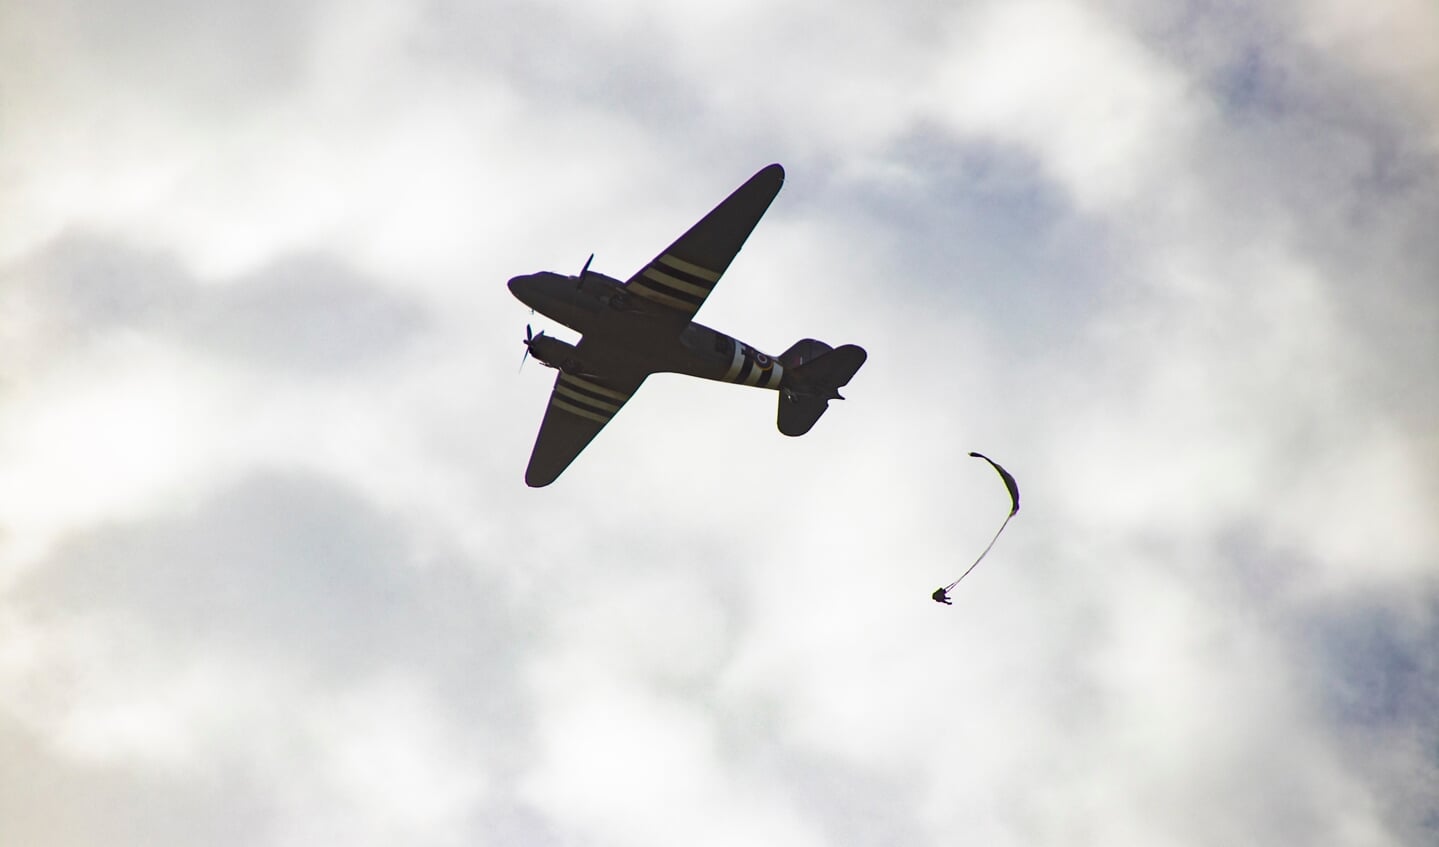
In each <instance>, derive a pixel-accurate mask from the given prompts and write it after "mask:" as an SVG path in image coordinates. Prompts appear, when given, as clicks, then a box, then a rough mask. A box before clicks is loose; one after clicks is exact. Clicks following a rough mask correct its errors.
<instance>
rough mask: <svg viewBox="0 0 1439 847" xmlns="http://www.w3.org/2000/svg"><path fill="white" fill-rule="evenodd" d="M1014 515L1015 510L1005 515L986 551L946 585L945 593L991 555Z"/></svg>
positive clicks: (951, 589)
mask: <svg viewBox="0 0 1439 847" xmlns="http://www.w3.org/2000/svg"><path fill="white" fill-rule="evenodd" d="M1014 515H1015V512H1010V513H1009V515H1008V516H1006V517H1005V519H1004V523H1002V524H1000V525H999V529H998V530H997V531H995V533H994V537H993V538H991V539H989V546H988V547H985V548H984V552H983V553H980V554H979V558H978V559H975V560H974V564H973V565H970V566H969V569H968V570H966V571H965V572H964V573H962V574H960V575H959V579H956V580H955V581H954V582H951V583H950V584H949V585H946V586H945V587H944V590H945V593H949V592H950V591H953V590H954V587H955V586H956V585H959V582H960V580H962V579H964V578H965V577H967V576H969V572H970V571H972V570H974V568H975V565H978V564H979V563H980V562H982V561H983V560H984V557H985V556H987V555H989V551H990V550H991V549H992V548H993V547H994V542H996V541H998V540H999V533H1001V532H1004V528H1005V527H1007V526H1009V519H1010V518H1012V517H1014Z"/></svg>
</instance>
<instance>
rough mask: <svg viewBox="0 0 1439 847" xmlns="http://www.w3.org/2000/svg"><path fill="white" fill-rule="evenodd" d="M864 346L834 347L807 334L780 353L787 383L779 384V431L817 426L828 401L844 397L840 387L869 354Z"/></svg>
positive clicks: (797, 432) (788, 432) (803, 430)
mask: <svg viewBox="0 0 1439 847" xmlns="http://www.w3.org/2000/svg"><path fill="white" fill-rule="evenodd" d="M868 355H869V354H867V353H865V352H864V348H863V347H859V346H857V345H854V344H846V345H844V346H843V347H839V348H833V349H832V348H831V347H830V346H829V345H828V344H825V343H824V342H823V341H816V340H814V339H813V338H806V339H804V340H802V341H799V342H796V343H795V345H794V346H793V347H791V348H789V349H788V350H786V351H785V352H784V355H782V356H780V357H779V359H780V364H782V365H784V367H785V384H784V385H783V386H782V387H781V388H780V394H779V417H778V420H777V423H778V425H779V431H780V432H782V433H784V434H785V435H804V434H805V433H806V432H809V430H810V427H812V426H814V424H815V421H817V420H819V416H820V415H823V414H824V410H825V409H828V408H829V401H831V400H843V399H844V398H843V397H841V396H840V393H839V389H840V388H841V387H843V386H845V385H848V384H849V381H850V379H852V378H853V377H854V375H855V372H856V371H858V370H859V368H860V366H861V365H863V364H864V360H865V359H866V358H868Z"/></svg>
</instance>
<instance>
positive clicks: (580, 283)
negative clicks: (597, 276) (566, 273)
mask: <svg viewBox="0 0 1439 847" xmlns="http://www.w3.org/2000/svg"><path fill="white" fill-rule="evenodd" d="M594 260H595V254H593V253H591V254H590V257H589V258H588V259H585V266H584V267H582V268H580V275H579V276H577V277H575V290H576V291H579V290H580V289H581V288H584V286H585V274H587V273H589V272H590V262H593V261H594Z"/></svg>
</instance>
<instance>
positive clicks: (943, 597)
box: [933, 453, 1019, 605]
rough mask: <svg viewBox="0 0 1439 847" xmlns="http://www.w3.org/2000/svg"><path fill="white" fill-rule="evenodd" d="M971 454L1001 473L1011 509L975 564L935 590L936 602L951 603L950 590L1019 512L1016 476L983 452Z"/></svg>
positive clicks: (983, 554) (982, 557) (983, 553)
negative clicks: (957, 577)
mask: <svg viewBox="0 0 1439 847" xmlns="http://www.w3.org/2000/svg"><path fill="white" fill-rule="evenodd" d="M969 455H971V456H973V457H974V458H976V459H983V460H985V461H986V462H989V464H990V467H993V468H994V469H995V471H997V472H998V473H999V478H1000V479H1002V480H1004V487H1005V488H1007V489H1009V501H1010V509H1009V514H1008V515H1007V516H1006V517H1005V519H1004V523H1002V524H1000V525H999V529H998V530H996V531H995V533H994V537H993V538H991V539H989V546H987V547H985V548H984V552H982V553H980V554H979V558H978V559H975V560H974V564H973V565H970V566H969V569H968V570H966V571H965V572H964V573H962V574H960V575H959V579H956V580H955V581H954V582H951V583H950V584H949V585H946V586H945V587H943V588H941V589H939V590H937V591H935V592H934V594H933V597H934V601H935V602H936V603H944V604H946V605H948V604H949V596H948V595H949V592H951V591H953V590H954V587H955V586H956V585H959V582H960V580H962V579H964V578H965V577H967V576H969V572H970V571H972V570H974V568H975V565H978V564H979V563H980V562H981V561H983V560H984V557H985V556H986V555H988V554H989V551H990V550H991V549H992V548H993V547H994V542H996V541H998V540H999V534H1000V533H1001V532H1004V528H1005V527H1007V526H1009V519H1010V518H1012V517H1014V516H1015V515H1017V514H1019V483H1017V482H1015V481H1014V477H1013V476H1012V475H1011V474H1010V473H1009V471H1007V470H1005V469H1004V468H1002V467H1000V466H999V463H998V462H996V461H995V460H993V459H991V458H989V457H988V456H986V455H984V454H983V453H970V454H969Z"/></svg>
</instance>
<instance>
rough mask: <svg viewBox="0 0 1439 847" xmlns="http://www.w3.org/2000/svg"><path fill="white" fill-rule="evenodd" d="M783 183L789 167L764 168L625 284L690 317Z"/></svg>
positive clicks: (651, 302) (667, 310) (664, 309)
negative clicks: (785, 168)
mask: <svg viewBox="0 0 1439 847" xmlns="http://www.w3.org/2000/svg"><path fill="white" fill-rule="evenodd" d="M782 185H784V168H782V167H780V166H779V165H770V166H768V167H766V168H763V169H761V170H760V172H759V173H757V174H755V175H754V176H752V177H750V178H749V180H748V181H746V182H745V184H744V185H741V186H740V187H739V188H736V189H735V190H734V192H733V193H732V194H730V196H728V197H726V198H725V199H724V200H723V201H721V202H720V204H719V205H718V206H716V207H714V209H713V210H711V211H710V213H709V214H708V215H705V216H704V217H703V218H701V219H700V221H699V223H697V224H695V225H694V226H692V227H690V229H689V231H688V232H686V233H685V234H684V235H681V236H680V237H679V240H677V241H675V243H673V244H671V245H670V246H669V247H668V248H667V249H666V250H665V251H664V252H663V253H661V254H659V255H658V256H656V257H655V258H654V260H653V261H651V262H650V263H649V264H648V265H645V266H644V268H643V269H642V270H640V272H639V273H637V274H635V275H634V276H633V277H631V278H630V280H629V282H627V283H625V288H626V290H627V291H629V292H630V293H631V294H634V295H636V296H638V297H640V298H643V300H644V301H646V305H648V306H651V307H658V308H657V309H656V311H658V312H660V313H661V314H665V315H669V316H672V317H674V318H676V319H677V320H678V321H679V322H681V323H687V322H689V320H690V319H691V318H693V317H694V316H695V312H698V311H699V308H700V306H703V305H704V302H705V298H707V297H708V296H709V293H710V291H712V290H713V289H714V286H715V283H716V282H719V278H720V276H721V275H722V274H723V273H724V272H725V269H727V268H728V267H729V266H730V262H732V261H734V257H735V255H736V254H737V253H739V250H740V248H741V247H743V246H744V243H745V240H746V239H747V238H749V234H750V233H751V232H752V231H753V230H754V228H755V224H758V223H759V219H760V218H761V217H763V216H764V213H765V210H767V209H768V208H769V204H770V203H771V202H773V201H774V198H775V195H776V194H779V189H780V186H782Z"/></svg>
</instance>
